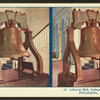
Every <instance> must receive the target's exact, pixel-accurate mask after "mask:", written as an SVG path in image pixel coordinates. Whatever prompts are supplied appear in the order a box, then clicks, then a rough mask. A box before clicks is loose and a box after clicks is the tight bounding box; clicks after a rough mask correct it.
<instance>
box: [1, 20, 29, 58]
mask: <svg viewBox="0 0 100 100" xmlns="http://www.w3.org/2000/svg"><path fill="white" fill-rule="evenodd" d="M16 24H17V23H16V22H15V21H14V20H7V22H5V27H4V28H2V29H0V57H10V58H11V57H26V56H30V54H29V53H28V52H27V50H26V49H25V48H24V45H23V43H22V37H21V30H20V29H19V28H18V27H16V26H15V25H16Z"/></svg>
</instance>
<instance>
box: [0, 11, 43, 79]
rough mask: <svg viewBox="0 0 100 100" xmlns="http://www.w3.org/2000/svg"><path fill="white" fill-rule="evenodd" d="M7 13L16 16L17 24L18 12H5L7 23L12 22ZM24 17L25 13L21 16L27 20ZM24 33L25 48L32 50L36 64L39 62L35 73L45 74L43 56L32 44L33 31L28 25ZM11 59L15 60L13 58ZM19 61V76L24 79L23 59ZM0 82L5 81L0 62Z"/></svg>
mask: <svg viewBox="0 0 100 100" xmlns="http://www.w3.org/2000/svg"><path fill="white" fill-rule="evenodd" d="M7 12H9V13H14V14H15V16H14V20H13V21H14V22H16V20H15V19H16V15H17V12H13V11H9V10H7V11H5V12H4V13H5V14H6V17H7V23H8V22H9V21H10V19H9V17H8V15H7ZM19 14H20V13H19ZM24 15H25V13H24V14H21V15H20V16H23V17H25V18H26V16H24ZM26 20H27V19H26ZM26 20H25V22H26ZM5 21H6V20H5ZM3 22H4V21H2V23H3ZM21 22H22V21H21ZM21 22H19V21H18V23H19V24H21ZM16 23H17V22H16ZM12 24H13V23H12ZM25 24H26V23H25ZM19 28H20V27H19ZM20 29H21V30H23V29H22V28H20ZM24 33H25V43H24V46H25V48H26V50H27V49H28V48H29V49H30V51H31V52H32V54H33V56H34V57H35V59H36V62H37V71H35V72H34V73H36V75H38V74H43V60H42V57H41V55H40V54H39V52H38V51H37V49H36V48H35V46H34V44H33V42H32V31H31V30H29V29H28V25H27V28H24ZM11 59H13V58H11ZM17 60H18V74H19V78H20V77H22V71H23V69H22V62H23V57H19V58H18V59H17ZM0 80H3V78H2V67H1V62H0Z"/></svg>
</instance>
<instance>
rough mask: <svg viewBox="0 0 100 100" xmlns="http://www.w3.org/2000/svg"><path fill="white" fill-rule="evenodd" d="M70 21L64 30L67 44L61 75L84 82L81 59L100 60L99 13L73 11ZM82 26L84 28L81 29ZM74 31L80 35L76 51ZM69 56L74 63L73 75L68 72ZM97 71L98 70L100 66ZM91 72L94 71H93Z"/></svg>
mask: <svg viewBox="0 0 100 100" xmlns="http://www.w3.org/2000/svg"><path fill="white" fill-rule="evenodd" d="M72 20H73V21H72V23H71V26H69V27H67V30H66V31H67V44H66V48H65V52H64V57H63V74H66V75H67V76H68V77H73V79H75V81H77V82H79V81H84V80H85V78H83V77H84V76H83V74H84V73H85V71H83V69H82V63H81V57H82V58H84V57H89V58H90V59H92V60H93V59H96V60H100V43H99V41H100V13H99V11H94V10H89V9H88V10H86V11H81V10H80V9H79V10H76V9H73V11H72ZM82 25H86V26H84V28H82V27H83V26H82ZM75 29H78V30H80V35H81V37H80V38H79V39H80V45H79V48H78V50H77V48H76V46H75V42H74V30H75ZM70 54H72V57H73V60H74V63H75V73H72V72H70V68H69V66H70V65H69V57H70ZM89 63H90V61H89ZM84 66H85V65H84ZM92 68H93V67H92ZM97 69H100V66H99V68H97ZM93 71H95V69H94V70H93ZM91 73H92V72H91ZM84 75H85V74H84ZM91 75H92V74H91Z"/></svg>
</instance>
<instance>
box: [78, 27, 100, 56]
mask: <svg viewBox="0 0 100 100" xmlns="http://www.w3.org/2000/svg"><path fill="white" fill-rule="evenodd" d="M99 41H100V30H99V27H96V26H87V27H85V28H83V29H81V43H80V46H79V49H78V52H79V55H80V57H100V43H99Z"/></svg>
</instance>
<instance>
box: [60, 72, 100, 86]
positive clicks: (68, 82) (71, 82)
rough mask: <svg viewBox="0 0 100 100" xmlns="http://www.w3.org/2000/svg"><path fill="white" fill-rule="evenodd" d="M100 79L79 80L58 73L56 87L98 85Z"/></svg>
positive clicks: (99, 84)
mask: <svg viewBox="0 0 100 100" xmlns="http://www.w3.org/2000/svg"><path fill="white" fill-rule="evenodd" d="M99 86H100V79H97V80H91V81H80V82H76V80H75V79H74V78H72V77H70V76H68V75H64V74H63V73H60V74H59V75H58V87H99Z"/></svg>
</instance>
